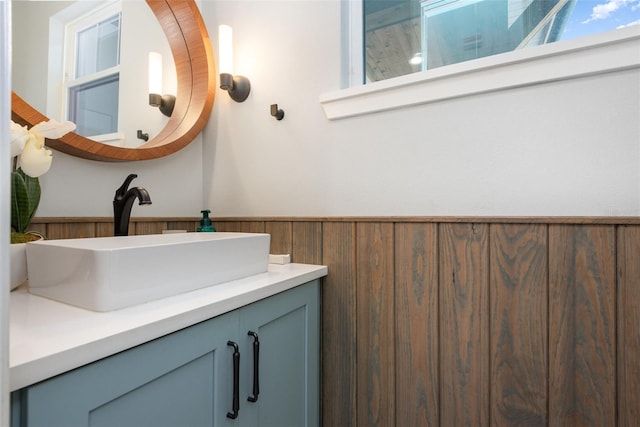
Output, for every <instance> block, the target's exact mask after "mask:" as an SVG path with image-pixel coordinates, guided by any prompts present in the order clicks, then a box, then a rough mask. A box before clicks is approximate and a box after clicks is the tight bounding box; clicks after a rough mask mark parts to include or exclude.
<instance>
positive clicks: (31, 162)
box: [11, 120, 76, 178]
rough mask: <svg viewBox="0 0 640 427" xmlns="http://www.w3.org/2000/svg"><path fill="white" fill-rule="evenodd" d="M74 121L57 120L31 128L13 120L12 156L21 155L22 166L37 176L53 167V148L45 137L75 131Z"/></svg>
mask: <svg viewBox="0 0 640 427" xmlns="http://www.w3.org/2000/svg"><path fill="white" fill-rule="evenodd" d="M75 128H76V125H75V124H74V123H72V122H63V123H60V122H58V121H56V120H49V121H48V122H42V123H38V124H37V125H35V126H34V127H32V128H31V129H30V130H27V128H26V126H25V127H22V126H20V125H18V124H16V123H14V122H13V121H12V122H11V157H15V156H20V158H19V163H20V168H22V170H23V171H24V173H26V174H27V175H29V176H31V177H33V178H37V177H39V176H41V175H43V174H45V173H46V172H47V171H48V170H49V168H50V167H51V160H52V159H53V156H52V153H51V150H47V148H46V147H45V146H44V139H45V138H49V139H58V138H61V137H62V136H64V135H65V134H67V133H69V132H71V131H73V130H74V129H75Z"/></svg>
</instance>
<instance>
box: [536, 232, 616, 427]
mask: <svg viewBox="0 0 640 427" xmlns="http://www.w3.org/2000/svg"><path fill="white" fill-rule="evenodd" d="M615 300H616V299H615V230H614V227H612V226H579V225H551V226H549V375H550V380H549V381H550V383H549V423H550V425H562V426H583V425H589V426H613V425H615V424H616V403H615V399H616V396H615V393H616V383H615V375H616V366H615V354H616V349H615V346H616V337H615V333H616V331H615V328H616V316H615Z"/></svg>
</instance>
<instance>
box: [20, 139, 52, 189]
mask: <svg viewBox="0 0 640 427" xmlns="http://www.w3.org/2000/svg"><path fill="white" fill-rule="evenodd" d="M51 160H53V155H52V153H51V150H47V149H46V148H45V146H44V137H43V136H42V135H39V134H36V133H35V132H30V133H29V139H27V143H26V144H25V145H24V150H22V154H20V168H22V171H23V172H24V173H26V174H27V175H29V176H31V177H34V178H37V177H39V176H41V175H44V174H45V173H46V172H47V171H48V170H49V168H50V167H51Z"/></svg>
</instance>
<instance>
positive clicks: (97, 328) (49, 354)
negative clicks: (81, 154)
mask: <svg viewBox="0 0 640 427" xmlns="http://www.w3.org/2000/svg"><path fill="white" fill-rule="evenodd" d="M326 275H327V267H326V266H319V265H310V264H285V265H276V264H269V268H268V271H267V272H266V273H261V274H256V275H253V276H250V277H247V278H244V279H239V280H234V281H231V282H227V283H223V284H219V285H214V286H210V287H206V288H202V289H198V290H195V291H191V292H187V293H183V294H180V295H176V296H172V297H168V298H163V299H160V300H156V301H151V302H147V303H144V304H139V305H135V306H132V307H127V308H123V309H120V310H114V311H110V312H95V311H90V310H85V309H82V308H78V307H74V306H71V305H67V304H63V303H60V302H56V301H53V300H50V299H47V298H43V297H39V296H36V295H31V294H30V293H29V292H28V291H27V289H25V288H24V286H21V287H20V288H18V289H16V290H14V291H12V292H11V297H10V322H9V323H10V325H9V333H10V345H9V347H10V350H9V377H10V391H15V390H19V389H21V388H23V387H27V386H29V385H32V384H35V383H37V382H39V381H42V380H45V379H48V378H51V377H53V376H56V375H58V374H61V373H64V372H67V371H70V370H72V369H75V368H78V367H80V366H83V365H86V364H88V363H91V362H94V361H96V360H99V359H102V358H104V357H107V356H110V355H113V354H116V353H118V352H120V351H124V350H127V349H129V348H132V347H135V346H137V345H140V344H143V343H145V342H148V341H151V340H153V339H156V338H159V337H162V336H164V335H167V334H170V333H172V332H175V331H178V330H180V329H183V328H186V327H189V326H192V325H195V324H196V323H199V322H202V321H205V320H208V319H211V318H213V317H216V316H219V315H221V314H224V313H227V312H229V311H232V310H235V309H237V308H240V307H243V306H245V305H248V304H251V303H253V302H255V301H258V300H261V299H264V298H267V297H269V296H272V295H275V294H278V293H280V292H283V291H286V290H288V289H291V288H294V287H296V286H299V285H302V284H304V283H307V282H310V281H313V280H316V279H319V278H322V277H324V276H326Z"/></svg>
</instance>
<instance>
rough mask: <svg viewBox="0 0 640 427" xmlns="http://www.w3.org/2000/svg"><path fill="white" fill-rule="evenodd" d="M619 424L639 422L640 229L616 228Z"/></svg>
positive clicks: (626, 426) (631, 426) (626, 425)
mask: <svg viewBox="0 0 640 427" xmlns="http://www.w3.org/2000/svg"><path fill="white" fill-rule="evenodd" d="M617 259H618V323H617V325H618V360H617V362H618V417H619V419H618V425H620V426H621V427H635V426H637V425H638V423H639V422H640V226H628V227H625V226H623V227H619V228H618V253H617Z"/></svg>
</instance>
